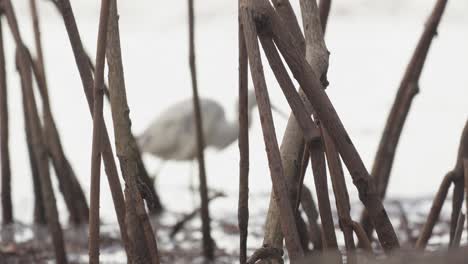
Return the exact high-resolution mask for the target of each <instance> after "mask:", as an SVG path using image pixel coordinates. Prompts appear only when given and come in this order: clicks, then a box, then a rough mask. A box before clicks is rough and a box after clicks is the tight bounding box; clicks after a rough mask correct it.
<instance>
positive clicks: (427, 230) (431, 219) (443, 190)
mask: <svg viewBox="0 0 468 264" xmlns="http://www.w3.org/2000/svg"><path fill="white" fill-rule="evenodd" d="M467 158H468V121H466V122H465V127H464V128H463V132H462V135H461V139H460V145H459V147H458V155H457V161H456V163H455V167H454V168H453V169H452V170H451V171H449V172H448V173H447V174H446V175H445V177H444V179H443V181H442V183H441V185H440V187H439V191H438V192H437V195H436V197H435V198H434V201H433V202H432V207H431V211H430V212H429V215H428V217H427V220H426V223H425V224H424V226H423V228H422V230H421V233H420V235H419V238H418V240H417V242H416V248H419V249H424V248H425V247H426V245H427V242H428V241H429V238H430V237H431V235H432V230H433V229H434V226H435V224H436V223H437V221H438V219H439V215H440V211H441V210H442V206H443V205H444V201H445V198H446V197H447V192H448V189H449V188H450V185H451V184H452V183H453V184H454V191H455V190H456V192H454V193H455V194H456V197H454V199H453V201H454V203H455V206H454V207H453V208H452V222H451V230H450V231H451V235H452V237H453V235H454V234H455V229H456V223H455V228H453V227H452V226H453V225H454V224H453V219H454V218H455V219H456V222H458V215H459V213H460V210H461V204H462V203H463V186H464V184H465V180H464V165H463V160H464V159H467ZM460 192H461V193H460ZM457 212H458V215H457V216H456V217H455V216H454V215H455V213H457ZM452 229H453V231H452ZM452 237H451V238H452ZM451 240H452V239H451Z"/></svg>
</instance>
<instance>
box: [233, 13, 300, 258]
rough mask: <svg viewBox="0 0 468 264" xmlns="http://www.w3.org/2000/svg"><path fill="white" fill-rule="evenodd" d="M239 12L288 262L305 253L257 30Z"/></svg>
mask: <svg viewBox="0 0 468 264" xmlns="http://www.w3.org/2000/svg"><path fill="white" fill-rule="evenodd" d="M240 13H241V21H242V25H243V30H244V36H245V41H246V46H247V53H248V57H249V65H250V72H251V75H252V79H253V83H254V88H255V95H256V98H257V103H258V109H259V112H260V116H262V117H263V118H262V119H261V124H262V131H263V138H264V141H265V145H266V152H267V157H268V164H269V167H270V176H271V180H272V183H273V190H274V192H275V196H276V199H277V203H278V206H279V211H280V214H281V229H282V232H283V235H284V236H285V241H286V248H287V249H288V253H289V256H290V258H291V260H293V261H294V260H296V259H298V258H301V257H302V256H304V252H303V249H302V247H301V243H300V240H299V234H298V232H297V227H296V220H295V217H294V215H295V214H294V211H293V208H292V203H291V200H290V199H289V198H290V197H289V187H288V184H287V182H286V179H285V178H284V175H283V167H282V164H281V156H280V153H279V149H278V142H277V140H276V133H275V129H274V124H273V118H272V114H271V107H270V102H269V99H268V91H267V88H266V83H265V76H264V74H263V67H262V61H261V57H260V49H259V45H258V41H257V29H256V25H255V22H254V18H253V17H252V13H251V10H249V9H246V6H245V5H242V6H241V10H240Z"/></svg>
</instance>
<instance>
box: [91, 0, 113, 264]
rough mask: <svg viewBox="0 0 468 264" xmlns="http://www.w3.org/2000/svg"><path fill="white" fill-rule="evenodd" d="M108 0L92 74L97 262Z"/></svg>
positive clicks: (94, 252)
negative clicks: (94, 69) (94, 68)
mask: <svg viewBox="0 0 468 264" xmlns="http://www.w3.org/2000/svg"><path fill="white" fill-rule="evenodd" d="M108 19H109V0H101V14H100V18H99V31H98V37H97V50H96V72H95V74H94V77H95V78H94V108H93V143H92V150H91V194H90V197H91V198H90V200H91V210H90V214H89V262H90V263H93V264H98V263H99V196H100V195H99V190H100V187H99V186H100V180H101V152H102V126H103V123H104V117H103V115H102V107H103V106H102V104H103V98H102V97H103V89H102V87H103V84H104V61H105V58H106V42H107V24H108Z"/></svg>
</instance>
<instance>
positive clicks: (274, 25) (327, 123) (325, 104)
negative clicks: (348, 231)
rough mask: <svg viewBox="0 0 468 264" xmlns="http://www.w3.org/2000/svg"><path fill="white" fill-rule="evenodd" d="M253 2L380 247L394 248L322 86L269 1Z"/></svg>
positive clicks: (394, 242) (385, 217) (377, 201)
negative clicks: (333, 147) (369, 220)
mask: <svg viewBox="0 0 468 264" xmlns="http://www.w3.org/2000/svg"><path fill="white" fill-rule="evenodd" d="M256 5H259V8H256V10H255V11H257V13H256V14H255V17H256V18H258V21H257V22H258V23H263V24H262V25H264V27H263V29H264V30H265V32H272V33H273V39H274V41H275V43H276V45H277V46H278V48H279V50H280V52H281V53H282V55H283V58H285V61H286V62H287V63H288V65H289V67H290V69H291V71H292V73H293V75H294V77H295V78H296V80H298V81H299V83H300V85H301V87H302V88H303V89H304V92H305V94H306V95H307V98H308V99H309V101H310V102H311V104H312V106H313V108H314V110H315V111H316V113H317V117H318V118H319V119H320V121H321V122H322V124H323V126H324V128H325V129H327V132H328V133H330V136H331V138H332V139H333V140H334V143H335V145H336V147H337V149H338V151H339V152H340V154H341V156H342V158H343V160H344V162H345V164H346V166H347V167H348V170H349V171H350V173H351V176H352V178H353V182H354V183H355V185H356V187H357V189H358V191H359V197H360V199H361V201H362V202H363V204H364V205H365V206H366V208H368V210H369V212H370V215H371V218H372V220H373V222H374V224H375V225H376V226H378V230H377V231H378V232H377V233H378V235H379V239H380V241H381V244H382V246H383V248H384V249H385V250H387V251H388V250H392V249H395V248H398V247H399V242H398V239H397V237H396V234H395V231H394V229H393V226H392V224H391V222H390V219H389V218H388V215H387V213H386V211H385V208H384V207H383V205H382V202H381V201H380V198H379V196H378V193H377V190H376V187H375V184H374V182H373V179H372V178H371V177H370V175H369V173H368V172H367V169H366V168H365V166H364V163H363V162H362V159H361V157H360V156H359V153H358V152H357V150H356V148H355V146H354V145H353V143H352V141H351V138H350V137H349V135H348V134H347V132H346V129H345V128H344V126H343V123H342V122H341V120H340V118H339V116H338V114H337V112H336V110H335V109H334V107H333V105H332V103H331V101H330V99H329V98H328V96H327V94H326V93H325V91H324V90H323V89H322V84H321V82H320V80H319V79H318V77H317V76H316V75H315V74H314V72H313V69H312V68H311V66H310V64H309V63H308V62H307V61H306V60H305V58H303V56H302V55H301V53H300V52H299V51H300V49H299V47H298V45H297V43H296V41H295V40H294V39H293V38H292V37H291V36H290V35H289V34H288V32H287V29H286V27H285V25H284V24H283V22H282V21H281V19H280V18H279V16H278V15H277V14H276V13H275V12H274V10H273V9H272V8H271V6H270V4H269V3H268V2H267V1H261V2H259V3H257V4H256ZM265 32H262V33H265Z"/></svg>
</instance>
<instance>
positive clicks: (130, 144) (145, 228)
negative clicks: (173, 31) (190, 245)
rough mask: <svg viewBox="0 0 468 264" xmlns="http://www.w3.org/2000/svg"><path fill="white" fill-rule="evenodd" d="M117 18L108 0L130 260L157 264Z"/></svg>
mask: <svg viewBox="0 0 468 264" xmlns="http://www.w3.org/2000/svg"><path fill="white" fill-rule="evenodd" d="M118 17H119V15H118V9H117V1H116V0H110V17H109V24H108V32H107V34H108V43H107V62H108V66H109V86H110V90H109V91H110V101H111V109H112V120H113V123H114V134H115V144H116V152H117V156H118V158H119V161H120V169H121V171H122V175H123V177H124V179H125V181H126V183H127V184H126V189H125V195H126V212H127V214H126V220H127V222H126V224H127V230H128V233H129V238H130V244H131V248H132V253H133V254H132V256H133V257H134V258H135V259H134V263H155V264H158V263H159V256H158V247H157V243H156V239H155V237H154V233H153V229H152V227H151V223H150V221H149V218H148V215H147V213H146V211H145V207H144V202H143V199H142V197H141V195H140V192H139V190H138V187H137V181H138V177H139V175H140V174H141V172H140V168H141V167H140V166H139V162H140V160H139V152H138V149H137V147H136V142H135V140H134V138H133V136H132V132H131V120H130V116H129V114H130V109H129V106H128V102H127V95H126V88H125V78H124V70H123V63H122V51H121V47H120V32H119V24H118ZM104 28H105V27H104ZM105 33H106V32H103V34H105ZM104 48H105V47H104ZM104 48H103V49H104ZM97 58H99V56H97ZM97 62H98V61H97ZM102 63H103V61H102ZM103 66H104V65H101V64H99V63H96V69H100V68H103ZM97 73H98V72H97V71H96V75H95V77H96V79H97V78H101V77H102V76H99V75H98V74H97ZM99 74H101V72H99ZM100 81H101V82H100V86H99V87H103V86H102V84H103V82H102V80H100ZM99 96H100V100H102V89H101V94H100V95H99ZM96 99H97V98H96ZM101 103H102V101H101ZM137 260H138V261H137Z"/></svg>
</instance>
